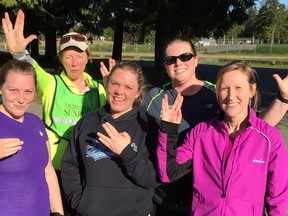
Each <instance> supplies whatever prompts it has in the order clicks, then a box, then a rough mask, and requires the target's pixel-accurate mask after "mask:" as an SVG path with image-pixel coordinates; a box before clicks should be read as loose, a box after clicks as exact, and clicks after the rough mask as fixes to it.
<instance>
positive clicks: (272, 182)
mask: <svg viewBox="0 0 288 216" xmlns="http://www.w3.org/2000/svg"><path fill="white" fill-rule="evenodd" d="M271 143H272V144H271V152H270V160H269V166H268V176H267V190H266V199H265V201H266V207H267V212H268V215H270V216H273V215H283V216H286V214H287V210H288V172H287V171H288V151H287V149H286V146H285V143H284V140H283V138H282V136H281V135H280V132H279V135H278V136H277V137H276V139H275V140H273V141H272V142H271Z"/></svg>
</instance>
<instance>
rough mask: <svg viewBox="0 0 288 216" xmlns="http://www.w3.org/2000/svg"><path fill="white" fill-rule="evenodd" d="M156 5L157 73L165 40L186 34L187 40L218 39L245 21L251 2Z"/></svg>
mask: <svg viewBox="0 0 288 216" xmlns="http://www.w3.org/2000/svg"><path fill="white" fill-rule="evenodd" d="M158 4H160V9H159V14H158V19H157V24H156V25H157V27H156V39H155V58H156V68H157V69H158V70H161V69H162V64H161V59H162V50H163V43H164V42H165V40H166V39H167V38H168V37H170V36H171V35H173V34H186V35H188V36H191V38H195V37H201V36H209V35H211V34H213V35H214V36H215V37H218V36H222V35H223V34H224V33H225V32H226V31H227V30H228V29H229V28H230V27H231V26H233V25H235V24H242V23H243V22H244V21H245V20H246V18H247V16H248V15H247V10H248V9H249V8H250V7H252V6H253V5H254V0H240V1H229V0H222V1H220V0H218V1H215V0H201V1H190V0H178V1H172V0H165V1H164V0H162V1H158ZM163 41H164V42H163Z"/></svg>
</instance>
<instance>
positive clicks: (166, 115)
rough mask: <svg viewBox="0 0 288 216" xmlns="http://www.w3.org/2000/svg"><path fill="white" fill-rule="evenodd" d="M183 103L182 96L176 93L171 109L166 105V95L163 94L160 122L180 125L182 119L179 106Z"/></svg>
mask: <svg viewBox="0 0 288 216" xmlns="http://www.w3.org/2000/svg"><path fill="white" fill-rule="evenodd" d="M182 102H183V96H182V95H181V94H180V93H178V95H177V97H176V99H175V101H174V103H173V105H172V107H171V108H170V107H169V104H168V95H167V94H165V95H164V98H163V99H162V114H161V120H162V121H166V122H171V123H175V124H180V123H181V119H182V112H181V106H182Z"/></svg>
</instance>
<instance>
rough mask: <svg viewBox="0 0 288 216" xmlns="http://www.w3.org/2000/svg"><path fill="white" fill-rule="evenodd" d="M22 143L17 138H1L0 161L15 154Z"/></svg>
mask: <svg viewBox="0 0 288 216" xmlns="http://www.w3.org/2000/svg"><path fill="white" fill-rule="evenodd" d="M23 143H24V142H23V141H21V140H19V139H18V138H1V139H0V159H2V158H5V157H8V156H10V155H13V154H16V153H17V152H18V151H19V150H20V149H21V148H22V145H23Z"/></svg>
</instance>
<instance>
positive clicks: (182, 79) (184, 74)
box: [164, 41, 198, 84]
mask: <svg viewBox="0 0 288 216" xmlns="http://www.w3.org/2000/svg"><path fill="white" fill-rule="evenodd" d="M183 53H193V52H192V48H191V46H190V45H189V44H188V43H187V42H184V41H175V42H173V43H171V44H169V46H168V47H167V49H166V57H167V56H179V55H181V54H183ZM197 65H198V56H195V57H193V58H192V59H190V60H189V61H186V62H182V61H181V60H180V59H179V58H177V60H176V63H175V64H171V65H166V64H164V67H165V70H166V71H167V73H168V76H169V77H170V78H171V80H172V82H173V83H177V84H185V83H187V82H189V81H191V80H192V79H194V78H195V69H196V67H197Z"/></svg>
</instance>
